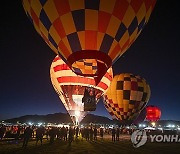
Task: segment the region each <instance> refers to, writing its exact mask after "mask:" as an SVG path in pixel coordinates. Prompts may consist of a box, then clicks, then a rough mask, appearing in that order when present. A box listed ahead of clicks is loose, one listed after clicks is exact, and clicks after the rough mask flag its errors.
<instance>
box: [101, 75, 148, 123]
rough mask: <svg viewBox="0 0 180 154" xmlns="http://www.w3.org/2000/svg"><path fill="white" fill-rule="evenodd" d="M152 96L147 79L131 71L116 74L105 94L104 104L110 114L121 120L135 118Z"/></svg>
mask: <svg viewBox="0 0 180 154" xmlns="http://www.w3.org/2000/svg"><path fill="white" fill-rule="evenodd" d="M149 98H150V87H149V85H148V84H147V83H146V81H145V79H143V78H141V77H140V76H136V75H133V74H129V73H123V74H120V75H116V76H115V77H114V79H113V81H112V82H111V85H110V87H109V88H108V91H107V92H106V94H105V95H104V105H105V108H106V109H107V111H108V112H109V113H110V115H114V116H115V117H116V118H117V119H119V120H120V121H130V120H134V119H135V118H136V117H137V115H138V113H139V112H140V111H141V110H142V109H143V108H144V107H145V105H146V104H147V102H148V101H149Z"/></svg>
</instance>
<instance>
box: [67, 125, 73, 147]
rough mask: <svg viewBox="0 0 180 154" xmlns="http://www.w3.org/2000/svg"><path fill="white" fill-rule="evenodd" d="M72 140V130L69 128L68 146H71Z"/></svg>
mask: <svg viewBox="0 0 180 154" xmlns="http://www.w3.org/2000/svg"><path fill="white" fill-rule="evenodd" d="M73 138H74V129H73V128H72V127H70V128H69V136H68V141H69V146H71V143H72V141H73Z"/></svg>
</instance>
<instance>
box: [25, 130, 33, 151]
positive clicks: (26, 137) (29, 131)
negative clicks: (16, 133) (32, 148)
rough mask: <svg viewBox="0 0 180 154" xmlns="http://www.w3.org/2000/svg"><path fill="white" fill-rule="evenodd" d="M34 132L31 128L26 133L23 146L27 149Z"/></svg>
mask: <svg viewBox="0 0 180 154" xmlns="http://www.w3.org/2000/svg"><path fill="white" fill-rule="evenodd" d="M32 133H33V130H32V129H31V128H30V127H27V128H26V129H25V131H24V140H23V146H22V147H25V148H26V147H27V145H28V142H29V139H30V138H31V137H32Z"/></svg>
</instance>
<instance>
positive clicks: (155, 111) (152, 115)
mask: <svg viewBox="0 0 180 154" xmlns="http://www.w3.org/2000/svg"><path fill="white" fill-rule="evenodd" d="M146 112H147V115H146V119H147V120H148V121H151V122H155V121H158V120H159V119H160V117H161V110H160V108H159V107H157V106H153V105H150V106H147V107H146Z"/></svg>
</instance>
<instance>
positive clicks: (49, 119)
mask: <svg viewBox="0 0 180 154" xmlns="http://www.w3.org/2000/svg"><path fill="white" fill-rule="evenodd" d="M4 121H5V122H8V123H13V124H15V123H17V122H20V123H28V122H33V123H35V124H36V123H39V122H43V123H57V124H58V123H72V121H71V118H70V116H69V114H67V113H54V114H47V115H25V116H21V117H18V118H12V119H7V120H4ZM81 123H82V124H87V123H96V124H119V122H118V121H117V120H111V119H109V118H107V117H103V116H98V115H94V114H88V115H87V116H86V117H85V118H84V119H83V120H82V122H81ZM144 123H145V124H147V123H148V122H147V121H146V122H144ZM157 125H161V126H167V125H179V126H180V121H174V120H160V121H158V122H157Z"/></svg>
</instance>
